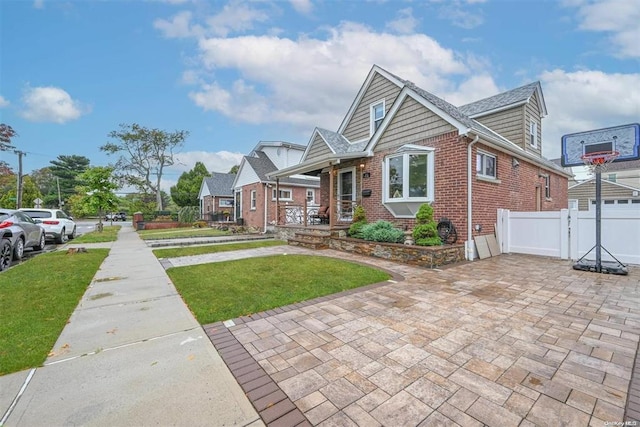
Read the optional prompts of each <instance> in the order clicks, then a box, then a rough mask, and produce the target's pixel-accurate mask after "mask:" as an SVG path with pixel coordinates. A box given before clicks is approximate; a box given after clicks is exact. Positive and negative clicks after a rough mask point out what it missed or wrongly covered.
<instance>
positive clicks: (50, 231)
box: [20, 208, 76, 243]
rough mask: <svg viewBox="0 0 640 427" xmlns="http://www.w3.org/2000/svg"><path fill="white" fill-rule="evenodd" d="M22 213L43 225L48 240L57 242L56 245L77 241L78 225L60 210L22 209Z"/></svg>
mask: <svg viewBox="0 0 640 427" xmlns="http://www.w3.org/2000/svg"><path fill="white" fill-rule="evenodd" d="M20 210H21V211H22V212H24V213H26V214H27V215H29V216H30V217H31V218H33V219H34V221H35V222H36V223H38V224H42V226H43V227H44V231H45V236H46V238H47V239H51V240H55V242H56V243H65V242H66V241H67V240H71V239H75V237H76V223H75V222H73V217H70V216H69V215H67V214H66V213H64V212H63V211H62V210H60V209H35V208H22V209H20Z"/></svg>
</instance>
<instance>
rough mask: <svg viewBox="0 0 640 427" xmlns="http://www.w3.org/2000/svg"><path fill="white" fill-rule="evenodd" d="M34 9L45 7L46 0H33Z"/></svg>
mask: <svg viewBox="0 0 640 427" xmlns="http://www.w3.org/2000/svg"><path fill="white" fill-rule="evenodd" d="M33 8H34V9H44V0H34V1H33Z"/></svg>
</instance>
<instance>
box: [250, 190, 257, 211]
mask: <svg viewBox="0 0 640 427" xmlns="http://www.w3.org/2000/svg"><path fill="white" fill-rule="evenodd" d="M250 200H251V210H252V211H255V210H256V203H257V193H256V190H251V198H250Z"/></svg>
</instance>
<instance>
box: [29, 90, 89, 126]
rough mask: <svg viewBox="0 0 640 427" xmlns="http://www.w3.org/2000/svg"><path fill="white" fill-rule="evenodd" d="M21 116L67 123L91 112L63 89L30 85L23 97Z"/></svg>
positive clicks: (30, 119)
mask: <svg viewBox="0 0 640 427" xmlns="http://www.w3.org/2000/svg"><path fill="white" fill-rule="evenodd" d="M22 102H23V104H24V109H23V110H22V111H21V113H20V114H21V116H22V117H24V118H25V119H27V120H29V121H32V122H53V123H66V122H68V121H70V120H75V119H77V118H79V117H80V116H82V115H83V114H86V113H88V112H89V110H90V109H89V108H88V107H85V106H83V105H82V104H81V103H80V102H79V101H77V100H74V99H72V98H71V96H70V95H69V94H68V93H67V92H65V91H64V90H63V89H60V88H57V87H53V86H44V87H34V88H32V87H28V88H27V89H25V91H24V95H23V97H22Z"/></svg>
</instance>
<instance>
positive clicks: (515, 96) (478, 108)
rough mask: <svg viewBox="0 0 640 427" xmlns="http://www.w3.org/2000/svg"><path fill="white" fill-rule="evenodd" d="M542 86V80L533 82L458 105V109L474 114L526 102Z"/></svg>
mask: <svg viewBox="0 0 640 427" xmlns="http://www.w3.org/2000/svg"><path fill="white" fill-rule="evenodd" d="M539 86H540V82H533V83H529V84H526V85H524V86H520V87H517V88H515V89H511V90H508V91H506V92H502V93H499V94H497V95H493V96H490V97H488V98H484V99H481V100H479V101H475V102H472V103H470V104H466V105H462V106H460V107H458V110H460V112H462V113H463V114H466V115H467V116H474V115H476V114H480V113H482V112H485V111H491V110H496V109H499V108H504V107H507V106H509V105H513V104H519V103H522V102H526V101H527V100H529V98H531V96H532V95H533V94H534V92H535V91H536V89H538V87H539Z"/></svg>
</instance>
